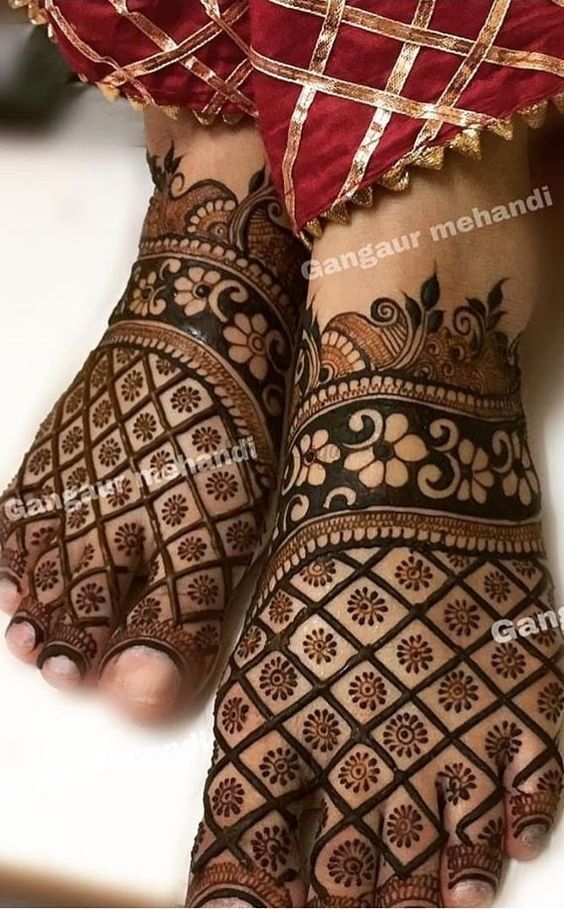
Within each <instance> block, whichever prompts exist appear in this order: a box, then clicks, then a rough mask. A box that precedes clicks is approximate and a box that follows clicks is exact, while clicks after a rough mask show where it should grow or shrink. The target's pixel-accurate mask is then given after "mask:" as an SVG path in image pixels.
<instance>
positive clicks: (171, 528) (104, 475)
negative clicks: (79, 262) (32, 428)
mask: <svg viewBox="0 0 564 909" xmlns="http://www.w3.org/2000/svg"><path fill="white" fill-rule="evenodd" d="M150 165H151V169H152V173H153V177H154V181H155V192H154V195H153V198H152V200H151V203H150V207H149V212H148V215H147V218H146V222H145V226H144V230H143V235H142V239H141V245H140V250H139V257H138V259H137V261H136V263H135V265H134V267H133V270H132V273H131V278H130V281H129V283H128V286H127V288H126V291H125V293H124V295H123V298H122V299H121V301H120V303H119V305H118V306H117V308H116V310H115V312H114V314H113V316H112V318H111V321H110V327H109V329H108V331H107V333H106V335H105V337H104V338H103V340H102V342H101V344H100V346H99V347H98V348H97V349H96V350H95V351H94V352H93V353H92V355H91V356H90V357H89V359H88V360H87V362H86V364H85V366H84V368H83V370H82V371H81V372H80V374H79V375H78V377H77V379H76V380H75V381H74V383H73V385H72V386H71V388H70V389H69V391H68V392H67V393H66V394H65V395H64V396H63V397H62V398H61V400H60V401H59V403H58V404H57V405H56V407H55V408H54V410H53V412H52V414H51V415H50V417H49V418H48V420H47V421H46V422H45V424H44V425H43V426H42V428H41V430H40V432H39V434H38V436H37V438H36V440H35V442H34V445H33V447H32V449H31V451H30V453H29V454H28V456H27V457H26V459H25V461H24V463H23V465H22V468H21V470H20V472H19V474H18V476H17V478H16V480H15V481H14V483H13V484H12V486H11V488H10V490H9V491H8V492H7V493H6V495H5V497H4V501H3V506H6V505H8V506H9V507H8V510H6V508H5V507H2V509H1V515H2V517H1V526H0V531H1V539H2V544H3V556H2V572H3V574H4V575H5V576H7V577H9V578H10V579H12V580H14V581H16V582H17V583H18V585H19V586H20V589H21V591H22V592H23V593H25V594H26V596H25V599H24V602H23V604H22V607H21V608H20V610H19V612H18V613H17V615H16V618H15V621H23V620H26V621H28V622H30V623H31V624H32V625H33V627H34V628H35V630H36V636H37V638H38V640H39V641H40V642H43V643H45V645H46V646H45V647H44V649H43V652H42V654H41V657H40V660H41V661H44V660H45V659H47V658H48V657H49V656H52V655H55V654H57V653H61V652H63V653H66V654H68V655H69V656H72V658H73V659H74V660H75V661H76V662H77V663H78V664H79V665H80V668H81V669H82V670H83V671H84V672H86V671H87V670H88V669H89V668H90V667H91V666H92V665H93V664H94V663H95V662H97V661H99V660H100V659H101V658H102V656H104V658H105V659H107V658H108V657H109V656H111V655H112V654H113V653H115V652H116V651H117V650H119V649H121V648H123V647H125V646H127V645H129V644H130V643H133V642H145V643H149V644H151V645H154V646H157V647H159V648H161V649H163V650H165V651H166V652H168V653H169V654H170V655H171V656H173V657H174V659H175V660H177V661H178V662H180V663H181V664H184V665H186V666H192V667H196V669H197V671H200V670H201V669H202V667H203V668H204V670H205V668H206V667H208V668H209V666H210V665H211V664H212V662H213V660H214V658H215V655H216V653H217V649H218V643H219V637H220V630H221V624H222V617H223V610H224V605H225V602H226V600H227V599H228V598H229V597H230V595H231V592H232V591H233V588H234V586H235V585H236V584H237V582H238V580H239V578H240V577H241V575H242V573H243V572H244V570H245V568H246V567H247V566H248V565H249V563H250V561H251V560H252V558H253V557H254V556H255V555H256V552H257V547H258V545H259V543H260V540H261V537H262V534H263V531H264V524H265V516H266V513H267V509H268V503H269V500H270V496H271V492H272V488H273V482H274V478H275V476H276V471H277V458H278V451H279V447H280V441H281V428H282V418H283V413H284V409H285V396H286V382H287V372H288V369H289V366H290V363H291V360H292V351H293V347H294V345H295V332H296V324H297V312H298V309H299V306H300V303H301V302H302V301H303V295H304V288H303V284H302V279H301V277H300V271H299V269H300V265H301V261H302V258H303V257H302V253H301V250H300V248H299V246H298V245H297V241H295V240H294V239H293V238H292V236H291V234H290V233H289V231H288V230H287V227H286V224H285V222H284V218H283V215H282V210H281V206H280V204H279V203H278V200H277V198H276V196H275V193H274V190H273V189H272V187H271V185H270V184H269V182H268V180H267V178H266V176H265V174H264V173H263V172H261V173H257V174H256V176H255V177H254V178H253V179H252V181H251V184H250V187H249V192H248V194H247V196H246V197H245V198H243V199H239V198H237V197H236V195H235V194H234V193H233V192H232V191H231V190H230V189H229V188H228V187H227V186H225V185H223V184H221V183H219V182H215V181H204V182H200V183H198V184H196V185H188V184H187V182H186V180H185V178H184V175H183V169H182V159H181V157H179V156H176V155H175V152H174V149H171V150H170V152H169V153H168V154H167V156H166V158H165V159H164V160H162V161H161V160H157V159H151V160H150ZM14 501H15V502H16V503H17V502H18V501H19V503H20V504H19V507H17V508H16V509H15V510H14ZM22 503H23V504H22ZM42 505H43V507H42ZM112 632H113V635H112V638H111V642H110V644H109V646H107V648H106V642H107V639H108V636H109V634H110V633H112ZM201 676H202V677H204V676H205V671H203V672H201ZM234 709H235V708H233V710H234ZM230 716H234V713H233V714H230ZM231 722H235V720H233V719H232V720H231Z"/></svg>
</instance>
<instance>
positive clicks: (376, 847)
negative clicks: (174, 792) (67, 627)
mask: <svg viewBox="0 0 564 909" xmlns="http://www.w3.org/2000/svg"><path fill="white" fill-rule="evenodd" d="M503 320H504V294H503V284H502V283H498V284H496V285H495V286H494V287H493V288H492V290H491V292H490V293H489V295H488V296H487V298H486V300H485V301H480V300H468V301H467V302H465V303H463V304H461V305H453V303H452V302H450V301H446V302H445V303H444V304H443V303H442V301H441V290H440V285H439V281H438V278H437V277H436V276H432V277H431V278H430V279H429V280H428V281H427V282H425V284H424V285H423V287H422V289H421V293H420V295H419V299H412V298H406V299H405V300H404V301H403V302H401V303H398V302H396V301H394V300H391V299H379V300H376V301H375V302H374V304H373V305H372V308H371V314H370V317H365V316H362V315H359V314H355V313H347V314H344V315H340V316H338V317H334V318H332V319H331V320H330V321H329V322H328V324H326V325H325V326H324V327H323V328H321V327H320V325H319V322H318V319H317V318H315V317H314V315H313V311H312V310H309V311H308V312H307V314H306V320H305V327H304V331H303V338H302V342H301V347H300V352H299V356H298V361H297V376H296V391H295V400H294V406H293V418H292V420H291V425H290V430H289V439H288V443H287V457H286V466H285V471H284V479H283V486H282V494H281V499H280V502H279V506H278V511H277V521H276V525H275V530H274V534H273V539H272V542H271V545H270V551H269V561H268V565H267V567H266V569H265V571H264V573H263V576H262V578H261V580H260V582H259V585H258V587H257V592H256V594H255V599H254V602H253V605H252V608H251V611H250V613H249V616H248V618H247V622H246V625H245V627H244V629H243V632H242V636H241V638H240V641H239V644H238V646H237V649H236V650H235V652H234V654H233V656H232V658H231V660H230V662H229V665H228V668H227V671H226V674H225V676H224V679H223V681H222V683H221V686H220V689H219V692H218V696H217V702H216V724H215V737H216V746H215V751H214V758H213V763H212V768H211V770H210V773H209V777H208V781H207V785H206V792H205V800H204V804H205V813H204V820H203V822H202V825H201V828H200V833H199V836H198V839H197V842H196V844H195V847H194V852H193V859H192V872H191V880H190V885H189V890H188V899H187V903H188V905H191V906H200V905H213V904H214V899H217V898H220V897H221V898H226V899H239V900H242V901H243V902H244V904H245V905H253V906H255V905H261V906H278V905H293V906H302V905H306V904H307V905H311V906H399V905H425V906H441V905H478V904H480V905H486V904H487V905H490V904H491V902H490V901H491V899H492V898H493V893H494V891H495V889H496V888H497V886H498V884H499V880H500V875H501V871H502V866H503V861H504V855H505V854H506V850H507V849H508V848H509V847H510V846H511V844H513V843H516V842H521V843H524V844H525V843H528V842H530V843H531V844H532V843H533V838H534V837H538V836H540V835H542V834H543V833H545V832H547V831H548V830H549V829H550V827H551V825H552V823H553V819H554V817H555V813H556V810H557V806H558V801H559V796H560V790H561V785H562V766H561V757H560V754H559V750H558V747H557V734H558V730H559V724H560V719H561V714H562V707H563V705H564V689H563V685H562V682H563V676H562V671H561V666H560V664H559V661H560V652H561V643H560V634H559V630H558V631H557V630H556V628H555V627H554V625H556V624H557V623H556V622H554V623H553V624H550V623H549V625H548V627H547V628H545V630H544V631H542V632H541V630H540V627H541V626H539V625H537V627H536V631H537V633H535V634H533V633H531V631H530V627H531V622H532V627H533V628H534V627H535V623H534V619H535V617H536V616H538V615H539V614H552V616H553V618H554V619H556V616H555V614H554V612H552V613H550V610H554V595H553V588H552V582H551V578H550V575H549V572H548V570H547V567H546V564H545V557H544V550H543V543H542V536H541V528H540V524H539V514H540V493H539V483H538V478H537V475H536V473H535V471H534V468H533V466H532V462H531V457H530V453H529V448H528V443H527V434H526V425H525V419H524V415H523V410H522V406H521V391H520V385H521V381H520V373H519V366H518V359H517V341H510V340H509V338H508V337H507V336H506V335H505V333H504V332H503V331H502V325H503ZM500 619H504V620H506V623H508V624H509V625H511V626H513V627H515V626H516V625H517V624H523V623H525V620H527V622H528V624H529V633H528V634H527V636H522V637H519V636H517V635H516V634H515V635H514V637H513V639H512V638H511V637H509V639H505V640H496V639H495V637H494V636H493V634H492V629H493V626H494V624H495V623H496V622H497V621H498V620H500ZM304 806H309V807H311V806H316V807H318V808H319V809H320V815H321V819H320V826H319V830H318V832H317V834H316V836H315V838H314V843H313V847H312V850H311V855H310V857H309V873H308V875H307V876H308V877H309V893H308V892H307V887H306V884H305V877H306V875H305V874H304V872H303V862H302V861H301V859H300V854H299V849H298V841H299V838H300V817H301V812H302V810H303V808H304ZM265 843H268V846H267V847H266V846H265V845H264V844H265ZM460 887H463V888H464V887H466V888H468V887H470V888H471V889H472V894H469V893H468V890H467V889H466V891H464V892H465V895H466V896H470V895H471V896H472V899H473V900H474V901H473V902H472V903H469V902H466V901H465V899H464V897H463V896H462V892H463V891H461V890H459V889H458V888H460ZM457 894H458V895H457ZM453 900H456V901H455V902H453Z"/></svg>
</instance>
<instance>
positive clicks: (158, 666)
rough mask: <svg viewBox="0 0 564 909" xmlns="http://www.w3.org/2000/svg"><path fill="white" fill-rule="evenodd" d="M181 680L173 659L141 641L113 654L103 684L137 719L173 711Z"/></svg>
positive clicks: (111, 695) (108, 692)
mask: <svg viewBox="0 0 564 909" xmlns="http://www.w3.org/2000/svg"><path fill="white" fill-rule="evenodd" d="M180 684H181V676H180V672H179V670H178V668H177V666H176V665H175V663H174V662H173V661H172V659H171V658H170V657H169V656H167V655H166V653H163V652H162V651H160V650H156V649H154V648H152V647H147V646H141V645H137V646H134V647H129V648H128V649H127V650H124V651H122V652H121V653H119V654H117V655H116V656H114V657H112V659H110V660H109V661H108V663H107V664H106V666H105V667H104V671H103V673H102V678H101V685H102V687H103V688H104V690H105V691H106V692H107V694H108V695H109V696H110V698H111V700H112V701H113V702H114V703H115V704H116V705H117V706H118V708H119V709H121V710H123V711H125V712H126V713H128V714H130V715H131V716H132V717H133V718H138V719H146V718H151V717H155V718H158V717H160V716H163V715H165V714H167V713H170V711H171V710H172V709H173V707H174V706H175V704H176V702H177V699H178V694H179V690H180Z"/></svg>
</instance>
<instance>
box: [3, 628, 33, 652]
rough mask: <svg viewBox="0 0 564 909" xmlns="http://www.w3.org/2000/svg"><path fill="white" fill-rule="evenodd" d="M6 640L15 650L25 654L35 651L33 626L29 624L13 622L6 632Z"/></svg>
mask: <svg viewBox="0 0 564 909" xmlns="http://www.w3.org/2000/svg"><path fill="white" fill-rule="evenodd" d="M6 640H7V641H8V643H9V644H11V645H13V646H14V647H15V648H16V650H22V651H24V652H25V653H31V651H32V650H34V649H35V644H36V640H37V638H36V634H35V629H34V627H33V625H30V624H29V622H14V623H13V624H12V625H10V626H9V628H8V630H7V632H6Z"/></svg>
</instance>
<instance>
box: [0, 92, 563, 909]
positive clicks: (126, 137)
mask: <svg viewBox="0 0 564 909" xmlns="http://www.w3.org/2000/svg"><path fill="white" fill-rule="evenodd" d="M149 191H150V186H149V180H148V175H147V172H146V168H145V162H144V150H143V148H142V133H141V126H140V122H139V120H138V119H137V118H136V117H135V116H134V115H133V114H132V113H131V112H130V111H129V108H128V107H127V105H125V104H124V105H120V104H118V105H114V106H112V107H110V106H109V105H107V104H106V102H105V101H103V100H102V99H101V98H99V97H98V95H97V94H96V93H95V92H94V91H90V92H88V93H87V95H85V96H84V97H83V98H82V99H81V100H80V102H79V104H78V105H76V107H75V109H74V111H73V115H72V117H71V118H70V119H69V120H68V121H66V122H65V124H64V125H63V127H62V128H59V129H58V131H57V134H56V135H52V136H49V137H47V138H42V139H37V138H35V139H22V138H19V139H15V138H13V137H12V138H10V139H8V138H7V137H2V139H1V141H0V259H1V261H0V266H1V267H0V307H1V320H0V339H1V344H0V440H1V448H0V486H4V484H5V483H6V482H7V481H8V480H9V478H10V477H11V475H12V474H13V473H14V472H15V470H16V469H17V467H18V465H19V462H20V460H21V458H22V455H23V454H24V452H25V450H26V449H27V446H28V444H29V443H30V441H31V438H32V435H33V433H34V432H35V429H36V427H37V425H38V423H39V421H40V420H41V419H42V418H43V417H44V416H45V414H46V412H47V411H48V409H49V408H50V406H51V404H52V403H53V401H54V400H55V399H56V397H57V396H58V395H59V394H60V393H61V392H62V391H63V390H64V388H65V387H66V385H67V384H68V382H69V381H70V380H71V379H72V377H73V375H74V374H75V372H76V371H77V370H78V369H79V368H80V366H81V364H82V362H83V361H84V359H85V357H86V354H87V353H88V351H89V350H90V349H91V347H93V346H95V344H96V343H97V340H98V338H99V337H100V335H101V334H102V331H103V329H104V326H105V322H106V318H107V316H108V314H109V312H110V311H111V309H112V307H113V305H114V303H115V302H116V301H117V299H118V296H119V295H120V293H121V290H122V287H123V285H124V282H125V280H126V279H127V276H128V272H129V268H130V265H131V262H132V260H133V257H134V255H135V249H136V241H137V235H138V232H139V227H140V224H141V219H142V217H143V213H144V209H145V206H146V201H147V197H148V194H149ZM562 247H563V249H564V238H563V244H562ZM562 295H563V297H564V288H562ZM557 302H558V301H557ZM559 302H560V307H561V309H562V310H564V299H561V300H560V301H559ZM555 313H557V309H555ZM562 323H563V319H562V318H560V320H559V322H558V319H556V318H555V320H554V321H553V322H552V323H551V325H550V326H549V329H548V331H546V330H545V328H543V326H541V327H540V328H539V329H538V331H537V337H536V339H534V340H533V342H532V344H531V350H530V353H529V360H530V361H531V363H532V367H530V369H529V373H530V383H529V384H530V387H531V388H532V415H533V424H534V427H535V432H534V436H535V440H534V441H535V446H536V448H537V451H538V456H539V461H540V467H541V472H542V473H543V474H544V477H545V489H546V500H547V505H548V507H547V512H548V526H549V535H550V543H551V546H552V553H553V557H554V558H555V563H554V564H555V568H556V573H557V576H558V574H559V571H560V565H562V563H563V556H564V542H561V541H563V533H564V516H563V515H562V508H563V506H564V469H563V466H562V465H563V463H564V358H563V356H562V355H560V351H561V350H562V347H563V345H562V340H563V339H564V329H563V330H560V333H559V336H558V334H557V335H556V336H555V334H554V332H555V329H557V328H559V327H560V328H561V327H562ZM549 361H550V368H551V370H552V372H551V376H552V379H551V380H550V381H547V379H546V376H547V369H548V366H549ZM555 381H556V383H557V384H556V386H555V385H554V382H555ZM560 573H561V572H560ZM559 602H561V600H559ZM4 625H5V622H4V620H2V627H0V631H2V629H3V627H4ZM210 717H211V707H210V704H208V705H207V707H206V708H205V709H204V710H203V712H202V713H201V714H199V715H198V717H196V718H193V719H190V720H188V719H187V720H185V721H184V722H182V723H181V724H180V725H178V726H177V727H175V728H172V729H166V730H160V731H158V732H157V731H144V730H138V729H133V728H131V727H129V726H128V725H126V724H125V722H121V721H119V720H117V719H116V718H115V717H114V716H112V715H111V714H110V713H109V712H108V710H107V709H106V708H105V707H103V706H102V705H101V704H100V703H98V701H97V700H96V699H95V698H94V697H76V696H75V697H73V696H69V695H62V694H60V693H57V692H55V691H53V690H52V689H50V688H49V687H48V686H47V685H46V684H45V683H44V682H43V681H42V679H41V677H40V675H39V674H38V673H37V672H36V671H35V670H34V669H32V668H29V667H24V666H22V665H20V664H19V663H17V662H16V661H15V659H14V658H13V657H12V656H10V655H9V653H8V652H7V651H6V649H5V648H2V649H0V891H1V890H2V880H4V879H5V877H6V874H7V873H8V872H9V873H10V874H11V873H12V872H13V871H14V870H19V871H20V872H23V877H24V878H26V877H29V880H32V879H33V878H34V877H36V876H37V875H41V874H42V873H47V874H48V875H49V876H50V877H52V878H59V877H61V878H64V879H67V880H72V881H75V882H78V883H79V884H84V885H94V886H96V887H97V888H102V889H103V890H107V891H110V892H112V891H116V890H117V891H124V892H126V893H128V894H129V896H128V897H127V899H128V901H129V902H130V904H137V905H142V904H145V905H162V906H165V905H169V906H170V905H179V904H181V903H182V901H183V896H184V888H185V878H186V870H187V863H188V855H189V850H190V848H191V843H192V839H193V836H194V834H195V831H196V827H197V824H198V821H199V818H200V812H201V791H202V786H203V782H204V778H205V773H206V770H207V766H208V762H209V755H210V752H211V736H210V731H209V730H210V722H211V720H210ZM563 855H564V824H561V826H560V829H559V830H558V831H557V833H556V834H555V836H554V838H553V840H552V844H551V846H550V848H549V849H548V850H547V851H546V853H545V854H544V856H543V857H542V858H541V859H540V860H537V861H536V862H535V863H534V864H533V865H529V866H528V867H527V866H520V867H518V866H517V865H513V866H512V867H511V868H510V870H509V873H508V876H507V879H506V882H505V886H504V888H503V891H502V893H501V895H500V897H499V898H498V903H497V905H499V906H504V907H509V906H513V907H522V909H533V907H537V906H538V905H539V903H541V904H543V905H553V906H556V905H561V904H562V899H561V897H560V896H559V895H560V894H561V893H562V891H563V889H564V870H563V867H562V856H563ZM0 899H1V895H0ZM118 899H119V897H118V896H117V895H116V902H117V901H118ZM70 904H71V905H73V903H72V902H71V903H70Z"/></svg>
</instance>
